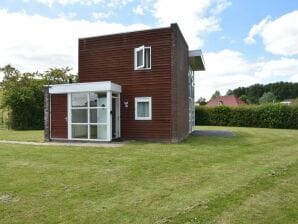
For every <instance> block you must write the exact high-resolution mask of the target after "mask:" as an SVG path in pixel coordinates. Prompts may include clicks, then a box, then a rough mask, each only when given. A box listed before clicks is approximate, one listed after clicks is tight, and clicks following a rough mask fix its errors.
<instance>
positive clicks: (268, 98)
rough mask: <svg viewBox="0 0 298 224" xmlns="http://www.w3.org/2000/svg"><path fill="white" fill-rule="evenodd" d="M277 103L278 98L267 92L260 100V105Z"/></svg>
mask: <svg viewBox="0 0 298 224" xmlns="http://www.w3.org/2000/svg"><path fill="white" fill-rule="evenodd" d="M275 101H276V96H275V95H274V94H273V93H272V92H266V93H264V94H263V96H262V97H261V98H260V99H259V103H261V104H263V103H274V102H275Z"/></svg>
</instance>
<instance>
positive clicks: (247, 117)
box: [196, 104, 298, 129]
mask: <svg viewBox="0 0 298 224" xmlns="http://www.w3.org/2000/svg"><path fill="white" fill-rule="evenodd" d="M196 125H219V126H236V127H260V128H289V129H298V106H297V105H293V106H286V105H281V104H264V105H260V106H242V107H226V106H218V107H202V106H201V107H200V106H198V107H196Z"/></svg>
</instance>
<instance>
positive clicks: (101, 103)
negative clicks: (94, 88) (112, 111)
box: [69, 92, 108, 141]
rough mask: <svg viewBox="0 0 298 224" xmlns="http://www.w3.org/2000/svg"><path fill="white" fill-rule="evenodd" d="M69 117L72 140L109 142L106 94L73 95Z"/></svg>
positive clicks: (71, 95) (71, 96)
mask: <svg viewBox="0 0 298 224" xmlns="http://www.w3.org/2000/svg"><path fill="white" fill-rule="evenodd" d="M69 95H70V97H69V98H70V99H69V100H70V108H69V110H70V111H69V115H70V117H71V119H70V122H71V123H70V125H69V128H70V129H71V130H69V131H71V133H70V138H71V139H78V140H103V141H107V140H108V125H107V124H108V122H107V121H108V105H107V93H106V92H90V93H72V94H69Z"/></svg>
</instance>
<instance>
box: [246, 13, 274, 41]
mask: <svg viewBox="0 0 298 224" xmlns="http://www.w3.org/2000/svg"><path fill="white" fill-rule="evenodd" d="M269 21H270V17H269V16H267V17H266V18H265V19H263V20H262V21H261V22H260V23H258V24H255V25H253V27H252V28H251V29H250V31H249V33H248V36H247V37H246V38H245V39H244V42H245V43H246V44H255V43H256V40H255V36H257V35H258V34H259V33H260V32H262V31H263V29H264V27H265V26H266V25H267V24H268V22H269Z"/></svg>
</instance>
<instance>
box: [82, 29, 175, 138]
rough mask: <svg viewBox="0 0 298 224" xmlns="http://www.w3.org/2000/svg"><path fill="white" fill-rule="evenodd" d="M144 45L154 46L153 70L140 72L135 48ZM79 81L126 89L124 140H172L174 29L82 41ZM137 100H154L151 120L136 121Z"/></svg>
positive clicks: (124, 97) (123, 116) (123, 123)
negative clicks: (135, 102)
mask: <svg viewBox="0 0 298 224" xmlns="http://www.w3.org/2000/svg"><path fill="white" fill-rule="evenodd" d="M142 45H145V46H151V54H152V68H151V69H150V70H138V71H136V70H134V48H136V47H139V46H142ZM79 81H80V82H96V81H112V82H114V83H117V84H119V85H121V86H122V94H121V135H122V137H123V138H126V139H155V140H171V137H172V133H171V128H172V126H171V122H172V116H171V114H172V113H171V109H172V106H171V99H172V98H171V94H172V92H171V28H163V29H156V30H148V31H140V32H132V33H125V34H116V35H108V36H101V37H93V38H85V39H80V40H79ZM135 97H152V120H151V121H136V120H135V118H134V116H135V115H134V113H135V108H134V98H135ZM124 101H128V108H125V107H124Z"/></svg>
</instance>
